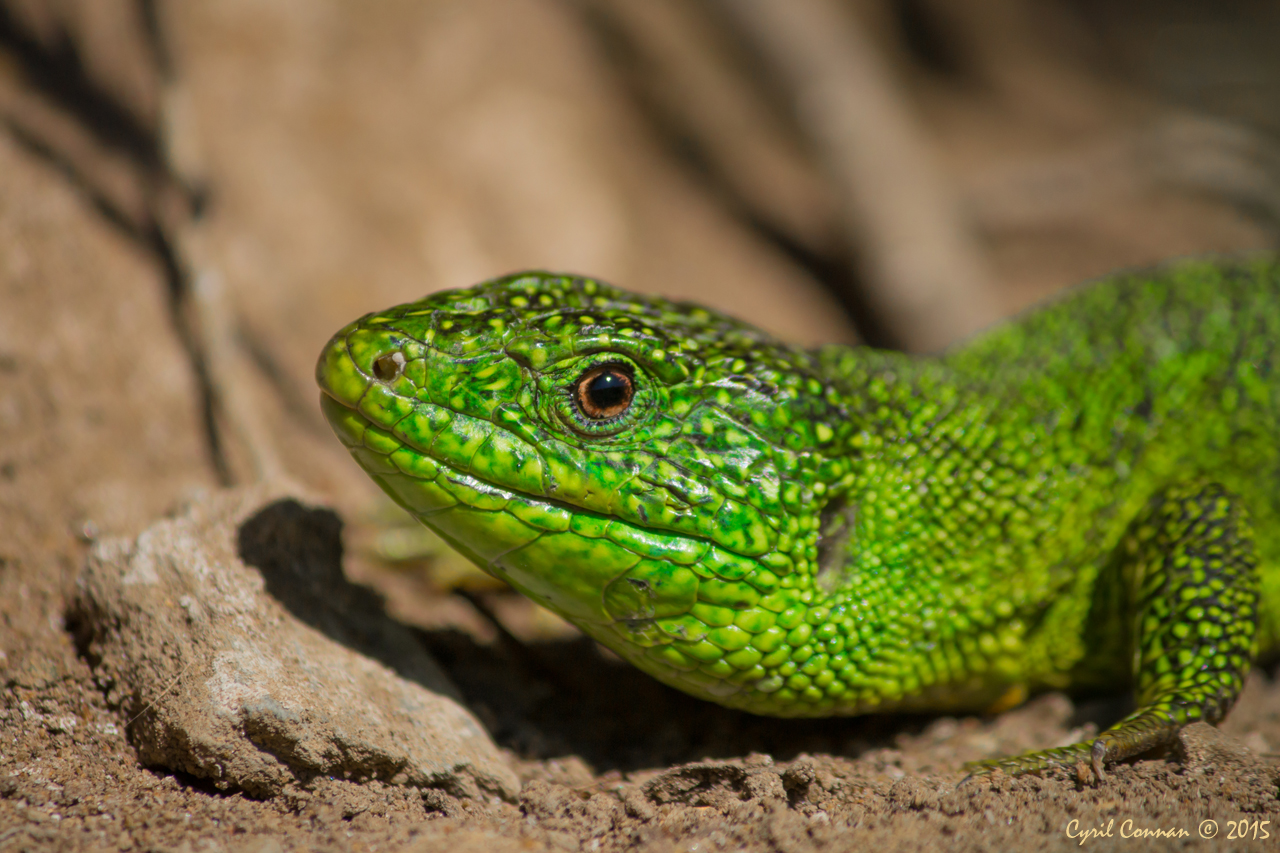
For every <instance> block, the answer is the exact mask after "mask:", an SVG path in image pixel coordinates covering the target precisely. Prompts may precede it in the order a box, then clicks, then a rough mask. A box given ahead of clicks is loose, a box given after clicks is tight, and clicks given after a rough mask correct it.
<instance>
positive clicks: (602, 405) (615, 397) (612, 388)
mask: <svg viewBox="0 0 1280 853" xmlns="http://www.w3.org/2000/svg"><path fill="white" fill-rule="evenodd" d="M628 391H629V389H628V383H627V377H625V376H623V375H622V374H620V373H614V372H612V371H606V372H604V373H601V374H600V375H599V376H597V377H596V378H595V379H592V380H591V382H590V383H589V384H588V385H587V397H588V398H589V399H590V400H591V405H593V406H595V407H596V408H597V409H612V408H614V407H615V406H621V405H622V404H623V403H625V402H627V394H628Z"/></svg>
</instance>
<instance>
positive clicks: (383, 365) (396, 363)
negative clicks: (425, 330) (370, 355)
mask: <svg viewBox="0 0 1280 853" xmlns="http://www.w3.org/2000/svg"><path fill="white" fill-rule="evenodd" d="M403 370H404V353H402V352H400V351H399V350H396V351H395V352H389V353H387V354H386V355H380V356H378V357H377V358H376V359H375V360H374V362H373V375H374V376H376V377H377V378H378V379H379V380H380V381H382V382H390V381H392V380H393V379H396V378H397V377H399V376H400V373H401V371H403Z"/></svg>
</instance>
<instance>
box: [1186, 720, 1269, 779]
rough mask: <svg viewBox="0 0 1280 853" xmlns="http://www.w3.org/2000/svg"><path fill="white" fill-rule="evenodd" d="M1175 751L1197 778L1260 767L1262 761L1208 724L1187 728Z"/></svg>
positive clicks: (1238, 742) (1192, 725)
mask: <svg viewBox="0 0 1280 853" xmlns="http://www.w3.org/2000/svg"><path fill="white" fill-rule="evenodd" d="M1175 749H1176V752H1177V753H1178V756H1179V758H1180V759H1181V760H1182V765H1183V767H1184V768H1186V770H1187V772H1189V773H1193V774H1200V773H1213V772H1216V771H1218V770H1223V769H1225V768H1227V767H1233V766H1234V767H1252V766H1254V765H1256V764H1258V757H1257V756H1255V755H1254V754H1253V753H1251V752H1250V751H1249V748H1248V747H1246V746H1245V745H1244V744H1242V743H1241V742H1240V741H1238V740H1236V739H1235V738H1233V737H1230V736H1228V735H1225V734H1223V733H1222V732H1220V731H1218V729H1216V728H1215V727H1213V726H1211V725H1209V724H1208V723H1192V724H1191V725H1189V726H1186V727H1185V728H1183V729H1182V731H1180V732H1178V744H1177V747H1176V748H1175Z"/></svg>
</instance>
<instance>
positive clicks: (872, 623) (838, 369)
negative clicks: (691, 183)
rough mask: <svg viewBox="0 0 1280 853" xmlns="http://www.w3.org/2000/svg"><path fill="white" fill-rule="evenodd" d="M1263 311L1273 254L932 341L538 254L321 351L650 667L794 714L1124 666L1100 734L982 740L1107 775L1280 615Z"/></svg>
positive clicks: (1099, 293) (937, 705) (735, 699)
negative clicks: (618, 384) (678, 296)
mask: <svg viewBox="0 0 1280 853" xmlns="http://www.w3.org/2000/svg"><path fill="white" fill-rule="evenodd" d="M1277 341H1280V264H1277V262H1276V261H1275V260H1274V259H1271V258H1259V259H1255V260H1246V261H1239V262H1227V261H1197V262H1184V263H1180V264H1177V265H1173V266H1169V267H1167V268H1164V269H1161V270H1157V271H1153V272H1148V273H1142V274H1134V275H1121V276H1117V277H1114V278H1111V279H1108V280H1105V281H1102V282H1099V283H1096V284H1094V285H1092V286H1090V287H1087V288H1082V289H1079V290H1076V291H1074V292H1072V293H1070V294H1069V295H1067V296H1065V297H1063V298H1061V299H1059V300H1058V301H1056V302H1055V303H1053V304H1051V305H1049V306H1048V307H1045V308H1042V309H1040V310H1038V311H1036V312H1033V313H1031V314H1028V315H1027V316H1025V317H1022V318H1021V319H1018V320H1016V321H1014V322H1011V323H1008V324H1006V325H1003V326H1001V327H998V328H996V329H994V330H992V331H990V332H987V333H986V334H983V335H981V336H979V337H978V338H976V339H975V340H973V341H972V342H970V343H968V344H967V345H965V346H962V347H960V348H957V349H955V350H953V351H950V352H948V353H946V354H944V355H942V356H937V357H919V356H907V355H902V354H899V353H891V352H878V351H874V350H870V349H864V348H849V347H841V346H829V347H825V348H822V349H819V350H816V351H808V350H803V349H799V348H797V347H793V346H789V345H787V344H785V343H782V342H779V341H777V340H775V339H773V338H771V337H770V336H768V335H766V334H765V333H763V332H761V331H759V330H757V329H755V328H753V327H751V326H748V325H745V324H743V323H740V322H738V321H735V320H732V319H730V318H728V317H725V316H723V315H720V314H717V313H715V312H712V311H709V310H706V309H704V308H700V307H697V306H693V305H688V304H680V303H673V302H669V301H666V300H663V299H658V298H653V297H643V296H636V295H633V294H630V293H627V292H624V291H621V290H617V289H614V288H612V287H609V286H607V285H604V284H602V283H600V282H597V281H593V280H590V279H583V278H573V277H568V276H560V275H552V274H549V273H542V272H531V273H524V274H520V275H514V276H510V277H507V278H502V279H498V280H495V281H491V282H487V283H485V284H481V285H478V286H476V287H473V288H471V289H468V290H461V291H454V292H445V293H437V294H435V295H433V296H430V297H428V298H426V299H423V300H421V301H419V302H414V303H410V304H407V305H402V306H400V307H397V308H393V309H391V310H389V311H384V312H381V313H378V314H371V315H369V316H366V317H364V318H362V319H360V320H358V321H356V322H355V323H353V324H351V325H350V326H347V327H346V328H345V329H343V330H342V331H340V332H339V333H338V334H337V335H336V336H335V337H334V338H333V340H332V341H331V342H330V344H329V345H328V347H327V348H326V349H325V351H324V353H323V354H322V356H321V358H320V362H319V365H318V367H317V377H318V379H319V383H320V386H321V388H322V389H323V391H324V394H323V395H322V398H321V399H322V404H323V408H324V411H325V414H326V415H327V417H328V418H329V421H330V422H331V424H332V425H333V428H334V430H335V431H336V432H337V434H338V436H339V437H340V438H341V440H342V441H343V442H344V443H345V444H346V446H347V447H348V448H349V449H350V451H351V453H352V455H353V456H354V457H355V459H356V461H357V462H358V463H359V464H360V465H361V466H362V467H363V468H364V469H365V470H366V471H367V472H368V473H369V474H370V476H372V477H373V479H374V480H376V481H377V482H378V484H379V485H380V486H381V487H382V488H383V489H385V490H386V492H387V493H388V494H389V495H391V496H392V497H393V498H394V499H395V500H396V501H398V502H399V503H400V504H401V505H402V506H404V507H405V508H406V509H408V510H409V511H410V512H411V513H413V514H414V515H415V516H417V517H418V518H419V519H421V521H422V522H423V523H424V524H426V525H427V526H428V527H430V528H432V529H433V530H435V531H436V532H437V533H439V534H440V535H441V536H442V537H444V538H445V539H446V540H448V541H449V542H450V543H451V544H452V545H454V546H455V547H456V548H457V549H458V550H460V551H461V552H462V553H464V554H465V555H467V556H468V557H469V558H470V559H472V560H474V561H475V563H476V564H477V565H478V566H480V567H481V568H483V569H484V570H485V571H488V572H490V573H492V574H493V575H496V576H497V577H499V578H501V579H502V580H504V581H507V582H508V583H510V584H511V585H512V586H514V587H515V588H516V589H518V590H520V591H521V592H523V593H524V594H525V595H527V596H529V597H530V598H532V599H533V600H535V601H537V602H538V603H539V604H542V605H544V606H546V607H548V608H550V609H551V610H554V611H555V612H557V613H559V614H560V615H562V616H564V617H565V618H566V619H568V620H569V621H571V622H572V623H574V624H575V625H577V626H578V627H579V628H581V629H582V630H583V631H584V632H586V633H587V634H589V635H590V636H592V637H594V638H595V639H597V640H599V641H600V642H601V643H603V644H604V645H606V646H607V647H609V648H610V649H612V650H614V651H615V652H617V653H618V654H619V655H620V656H622V657H623V658H625V659H626V660H628V661H630V662H631V663H633V664H634V665H636V666H638V667H639V668H641V669H643V670H645V671H646V672H648V673H650V674H652V675H653V676H654V677H656V678H658V679H660V680H661V681H663V682H665V683H667V684H670V685H672V686H674V687H677V688H679V689H681V690H684V691H686V692H688V693H691V694H693V695H695V696H699V697H702V698H704V699H708V700H711V701H713V702H719V703H720V704H723V705H727V706H729V707H733V708H741V709H744V710H747V711H751V712H754V713H757V714H770V715H776V716H784V717H813V716H826V715H833V714H860V713H865V712H870V711H877V712H882V711H888V710H893V709H903V710H907V709H909V710H930V711H957V710H999V709H1001V708H1005V707H1011V706H1012V705H1014V704H1017V703H1018V702H1019V701H1021V700H1022V699H1023V698H1024V697H1025V696H1027V695H1028V694H1029V693H1031V692H1035V691H1039V690H1045V689H1060V688H1072V689H1085V690H1111V691H1118V690H1121V689H1123V688H1125V687H1131V688H1133V689H1134V690H1135V691H1136V694H1137V710H1136V711H1135V712H1134V713H1133V714H1131V715H1130V716H1129V717H1127V718H1125V719H1124V720H1122V721H1121V722H1120V723H1119V724H1117V725H1116V726H1115V727H1113V728H1111V729H1109V730H1107V731H1106V732H1104V733H1102V735H1100V736H1099V737H1098V738H1096V739H1094V740H1093V741H1090V742H1085V743H1080V744H1075V745H1073V746H1070V747H1066V748H1062V749H1056V750H1048V751H1044V752H1039V753H1032V754H1030V755H1027V756H1022V757H1018V758H1007V759H1001V760H997V761H992V762H985V763H983V764H981V765H979V767H978V770H979V772H988V771H990V770H992V769H994V768H1000V769H1003V770H1006V771H1011V772H1028V771H1039V770H1042V769H1045V768H1047V767H1049V766H1052V765H1067V766H1073V765H1075V764H1076V763H1078V762H1080V761H1082V760H1083V761H1089V762H1091V763H1092V765H1093V767H1094V768H1095V770H1096V771H1097V773H1098V774H1099V776H1101V774H1102V768H1103V765H1104V763H1106V762H1110V761H1114V760H1118V759H1122V758H1125V757H1127V756H1130V755H1134V754H1137V753H1139V752H1143V751H1146V750H1148V749H1150V748H1152V747H1154V746H1157V745H1159V744H1162V743H1167V742H1168V741H1169V740H1170V739H1171V738H1173V736H1174V735H1175V734H1176V732H1177V731H1178V729H1179V728H1181V727H1182V726H1184V725H1186V724H1188V723H1190V722H1193V721H1195V720H1208V721H1210V722H1214V721H1217V720H1219V719H1221V717H1222V716H1223V715H1224V714H1225V713H1226V711H1227V710H1228V709H1229V707H1230V706H1231V704H1232V702H1233V701H1234V700H1235V698H1236V696H1237V694H1238V693H1239V691H1240V688H1241V685H1242V682H1243V679H1244V676H1245V674H1246V673H1247V671H1248V669H1249V667H1250V666H1251V664H1252V661H1253V660H1254V657H1255V655H1256V654H1257V653H1258V651H1259V650H1260V649H1261V650H1262V651H1264V652H1265V651H1270V650H1273V649H1275V647H1276V646H1277V640H1278V638H1280V373H1277V367H1280V353H1278V352H1277V344H1276V342H1277ZM379 359H381V360H379ZM601 365H613V366H614V367H613V368H610V369H622V370H625V371H627V372H630V373H631V374H632V376H633V377H634V387H635V396H634V399H633V400H632V402H631V404H630V406H629V408H627V409H626V410H625V411H624V412H623V413H622V414H620V415H618V416H617V417H614V418H612V419H605V420H599V419H592V418H590V417H588V416H587V415H586V414H585V413H584V411H583V409H582V407H581V403H580V399H579V397H578V396H575V392H574V388H575V387H577V384H578V382H579V380H580V379H581V377H583V375H584V374H586V373H587V372H588V371H590V370H592V368H598V367H599V366H601ZM597 411H598V410H597ZM1254 530H1256V531H1257V532H1256V533H1255V532H1253V531H1254Z"/></svg>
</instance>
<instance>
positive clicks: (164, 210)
mask: <svg viewBox="0 0 1280 853" xmlns="http://www.w3.org/2000/svg"><path fill="white" fill-rule="evenodd" d="M161 6H162V4H159V3H156V2H153V0H103V2H101V3H91V4H82V5H79V6H76V5H71V6H66V7H63V6H56V7H55V6H54V5H53V4H39V3H36V4H29V3H21V4H19V3H12V2H10V3H0V60H4V61H0V125H2V126H3V127H4V128H5V129H7V131H8V132H9V133H10V134H11V135H12V136H13V138H14V139H15V140H17V141H18V142H19V143H20V144H22V145H23V146H24V147H25V148H27V149H28V150H29V151H31V152H32V153H34V154H35V155H37V156H38V157H40V158H41V159H43V160H44V161H46V162H47V163H49V164H50V165H51V166H52V167H53V168H55V169H56V170H57V171H59V172H60V173H61V174H62V175H63V176H64V177H65V178H66V179H67V180H68V181H69V182H70V183H71V184H73V185H74V186H75V187H76V188H77V189H78V190H79V191H80V192H81V193H83V194H84V195H85V197H86V198H87V199H88V201H89V202H90V203H91V204H92V205H93V206H94V207H95V208H96V209H97V210H98V211H99V212H100V213H101V214H102V215H103V216H104V217H105V218H106V219H107V220H108V221H109V222H111V223H112V224H113V225H114V226H116V228H117V229H118V230H119V231H120V232H121V233H123V234H124V235H125V236H126V237H127V238H128V239H129V240H130V241H131V242H133V243H134V244H135V245H137V246H139V247H140V248H141V249H143V250H144V251H145V252H147V253H148V254H149V255H150V256H151V257H152V258H153V259H154V260H155V262H156V263H157V265H158V266H159V267H160V268H161V269H162V270H163V272H164V277H165V281H166V283H167V286H168V291H169V292H168V296H169V306H170V312H171V317H172V319H173V323H174V327H175V329H176V330H177V332H178V336H179V339H180V340H181V341H182V343H183V346H184V347H185V349H186V352H187V355H188V358H189V359H190V362H191V369H192V372H193V374H194V376H195V378H196V380H197V384H198V387H199V389H200V393H201V398H202V399H201V407H202V410H203V413H204V421H205V430H206V439H207V445H208V448H209V456H210V463H211V464H212V465H213V467H214V469H215V470H216V471H217V474H218V477H219V479H220V480H221V481H222V482H223V483H224V484H225V485H232V484H236V483H247V482H255V481H264V480H282V479H283V478H284V477H285V471H284V469H283V467H282V465H281V464H280V461H279V457H278V454H277V453H276V450H275V448H274V446H273V443H272V440H271V438H270V437H269V435H268V432H267V429H266V427H265V424H264V422H263V420H262V417H261V415H260V414H259V413H260V408H259V407H260V406H261V404H262V397H263V396H270V395H261V394H255V393H254V391H253V388H254V386H255V384H261V383H260V381H259V380H258V379H256V378H255V377H254V374H255V372H256V371H255V370H254V367H253V362H252V358H251V355H250V352H249V348H248V347H246V345H245V332H244V330H243V329H242V327H241V324H240V323H239V322H238V320H237V317H236V312H235V310H234V309H233V307H232V306H231V305H230V304H229V303H228V300H227V297H226V295H225V291H224V288H223V287H222V285H221V279H220V277H219V273H218V271H217V270H218V267H217V264H216V262H215V261H214V259H213V258H211V257H209V252H208V250H207V249H206V248H205V246H204V241H203V240H202V237H201V222H202V219H203V218H204V216H205V213H206V209H207V201H208V199H207V198H206V193H207V189H206V187H205V186H204V179H203V175H204V170H203V168H202V163H201V158H200V153H199V144H198V133H197V132H196V130H195V128H194V127H193V124H192V120H191V113H192V111H191V110H190V108H189V105H188V103H187V98H186V94H185V92H184V90H183V88H182V83H181V78H180V75H179V74H178V73H177V71H176V69H175V66H174V60H173V57H172V55H171V53H170V51H169V48H168V45H167V43H166V41H165V38H164V33H163V21H162V20H161V14H160V12H161Z"/></svg>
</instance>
